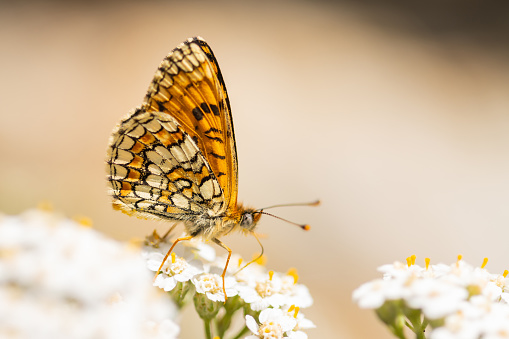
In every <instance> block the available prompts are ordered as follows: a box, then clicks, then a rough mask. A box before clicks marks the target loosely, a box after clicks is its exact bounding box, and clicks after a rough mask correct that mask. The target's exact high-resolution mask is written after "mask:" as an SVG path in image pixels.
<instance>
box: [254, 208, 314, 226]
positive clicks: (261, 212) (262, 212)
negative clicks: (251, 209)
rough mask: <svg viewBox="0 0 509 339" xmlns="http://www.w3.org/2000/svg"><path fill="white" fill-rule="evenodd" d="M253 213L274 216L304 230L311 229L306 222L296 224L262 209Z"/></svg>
mask: <svg viewBox="0 0 509 339" xmlns="http://www.w3.org/2000/svg"><path fill="white" fill-rule="evenodd" d="M255 213H260V214H265V215H268V216H271V217H274V218H276V219H279V220H283V221H286V222H287V223H290V224H292V225H295V226H299V227H300V228H302V229H303V230H304V231H309V230H310V229H311V226H309V225H308V224H297V223H296V222H293V221H290V220H286V219H283V218H281V217H278V216H277V215H274V214H270V213H267V212H264V211H257V212H255Z"/></svg>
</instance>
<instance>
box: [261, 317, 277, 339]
mask: <svg viewBox="0 0 509 339" xmlns="http://www.w3.org/2000/svg"><path fill="white" fill-rule="evenodd" d="M258 334H259V335H260V338H263V339H281V338H283V330H282V329H281V326H280V325H279V324H276V323H274V322H272V321H269V322H266V323H263V324H261V325H260V328H259V329H258Z"/></svg>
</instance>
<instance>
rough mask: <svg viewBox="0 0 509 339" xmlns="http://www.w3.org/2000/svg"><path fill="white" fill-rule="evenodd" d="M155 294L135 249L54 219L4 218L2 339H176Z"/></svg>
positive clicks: (39, 215)
mask: <svg viewBox="0 0 509 339" xmlns="http://www.w3.org/2000/svg"><path fill="white" fill-rule="evenodd" d="M156 291H157V290H155V289H154V288H152V286H151V276H150V274H149V273H148V271H147V270H146V269H145V267H144V264H143V262H142V260H141V259H140V255H139V253H138V251H134V250H133V249H132V248H128V247H126V246H125V245H123V244H121V243H119V242H116V241H113V240H111V239H107V238H106V237H104V236H103V235H101V234H99V233H98V232H96V231H94V230H92V229H90V228H85V227H83V226H81V225H80V224H78V223H77V222H74V221H72V220H69V219H64V218H62V217H59V216H57V215H55V214H52V213H46V212H42V211H29V212H26V213H24V214H23V215H21V216H19V217H7V216H0V300H1V302H0V337H2V338H3V337H10V335H12V334H13V333H15V334H16V337H17V338H33V337H34V336H37V337H40V338H98V337H101V338H119V337H120V338H126V339H128V338H133V339H134V338H152V337H154V336H152V334H154V333H155V332H154V329H156V328H159V329H163V328H164V332H160V333H159V334H158V336H157V337H158V338H163V337H164V338H176V336H177V334H178V331H179V329H178V326H177V325H176V324H175V323H174V322H173V321H172V320H171V319H172V318H174V317H175V316H176V308H175V306H174V305H173V304H172V303H171V302H170V301H169V300H167V299H163V298H161V297H160V295H157V294H156ZM169 328H171V329H172V330H171V331H170V330H169Z"/></svg>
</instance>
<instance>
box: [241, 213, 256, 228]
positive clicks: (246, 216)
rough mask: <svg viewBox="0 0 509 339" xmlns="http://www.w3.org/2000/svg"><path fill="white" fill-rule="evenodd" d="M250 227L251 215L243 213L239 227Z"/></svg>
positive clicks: (251, 222)
mask: <svg viewBox="0 0 509 339" xmlns="http://www.w3.org/2000/svg"><path fill="white" fill-rule="evenodd" d="M251 225H253V215H252V214H251V213H244V215H243V216H242V220H241V221H240V226H242V227H246V228H248V227H249V226H251Z"/></svg>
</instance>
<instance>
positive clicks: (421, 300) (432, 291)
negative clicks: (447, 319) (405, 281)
mask: <svg viewBox="0 0 509 339" xmlns="http://www.w3.org/2000/svg"><path fill="white" fill-rule="evenodd" d="M406 292H407V293H406V294H407V295H406V296H405V298H404V299H405V301H406V303H407V305H408V306H409V307H411V308H414V309H421V310H422V312H423V313H424V315H425V316H426V317H427V318H428V319H439V318H442V317H444V316H446V315H448V314H450V313H452V312H455V311H456V310H458V309H459V307H460V303H461V302H462V301H464V300H466V299H467V297H468V292H467V290H465V289H464V288H463V287H461V286H456V285H453V284H449V283H448V282H446V281H441V280H434V279H429V278H427V279H420V280H416V281H414V282H413V283H412V284H411V285H409V286H408V288H407V291H406Z"/></svg>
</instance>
